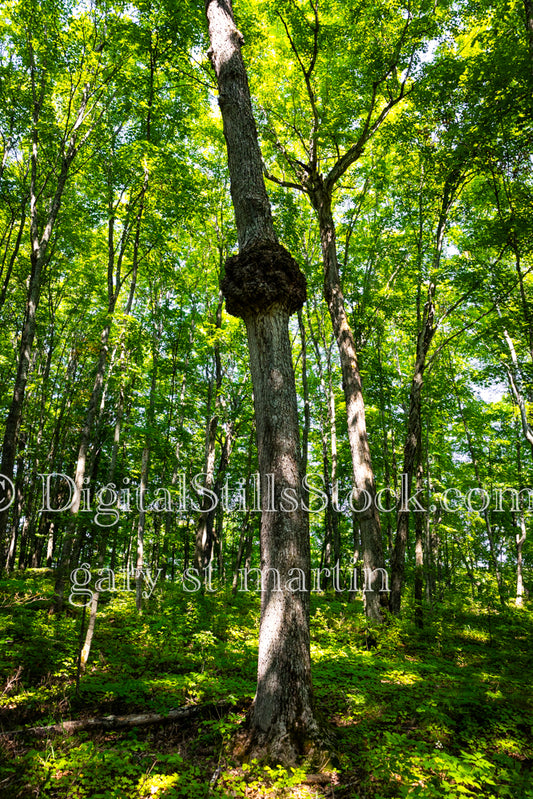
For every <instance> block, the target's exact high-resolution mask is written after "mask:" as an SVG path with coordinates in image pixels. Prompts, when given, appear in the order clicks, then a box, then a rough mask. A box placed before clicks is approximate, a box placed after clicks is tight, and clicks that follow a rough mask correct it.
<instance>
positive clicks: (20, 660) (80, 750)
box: [0, 573, 533, 799]
mask: <svg viewBox="0 0 533 799" xmlns="http://www.w3.org/2000/svg"><path fill="white" fill-rule="evenodd" d="M0 591H1V592H2V593H1V594H0V602H1V606H0V640H1V644H0V646H1V648H0V689H3V691H4V693H3V695H2V698H1V700H0V725H1V728H2V729H3V730H13V729H17V728H20V727H22V726H31V725H37V724H50V723H53V722H54V721H59V720H61V719H67V718H80V717H84V716H96V715H103V714H108V713H132V712H135V711H139V710H143V711H149V710H155V711H158V712H162V713H164V712H165V710H168V709H170V708H174V707H179V706H182V705H187V704H204V703H208V702H228V701H229V702H231V703H232V704H233V705H234V706H235V710H234V712H230V713H228V714H225V715H223V716H222V717H220V718H217V717H210V718H203V719H193V720H189V721H187V722H182V723H180V724H169V723H167V724H163V725H157V726H154V727H147V728H141V727H138V728H134V729H132V730H129V731H121V732H99V733H91V734H89V733H86V732H85V733H78V734H76V735H73V736H71V737H54V738H53V739H50V740H39V739H35V738H33V739H32V738H30V737H27V736H16V737H15V738H9V739H3V740H2V742H1V743H0V746H1V756H2V759H1V762H0V796H6V797H10V799H16V798H17V797H20V798H21V799H22V798H24V799H25V797H28V798H29V797H47V798H48V797H49V798H50V799H52V798H54V799H55V797H57V798H58V799H60V798H61V799H62V798H63V797H64V798H65V799H67V797H68V799H74V797H79V799H82V798H85V797H87V798H90V799H98V798H99V797H102V799H109V798H111V799H141V798H143V797H154V796H155V797H161V798H162V799H175V798H176V797H189V799H196V798H197V797H198V799H200V797H211V796H213V797H235V796H245V797H254V798H255V797H266V796H272V797H295V798H296V797H329V796H335V797H337V799H339V798H340V799H348V797H364V799H386V798H388V797H391V798H394V797H411V796H413V797H416V796H419V797H423V799H440V798H441V797H463V796H467V797H468V796H477V797H486V798H487V799H493V797H513V799H533V728H532V725H533V688H532V686H533V678H532V667H533V635H532V632H533V630H532V624H533V620H532V614H531V612H529V611H528V610H524V611H516V610H512V611H511V610H509V611H507V612H506V613H505V614H502V613H497V612H496V611H495V610H494V609H493V608H490V606H489V608H487V607H485V608H484V607H482V606H481V605H474V604H472V603H471V601H470V603H469V604H467V602H468V601H467V600H466V599H463V600H461V601H462V603H463V604H461V602H460V600H459V598H458V597H457V595H456V596H455V597H454V598H453V600H450V602H453V606H451V605H450V603H448V605H447V607H446V608H440V609H436V610H435V609H434V610H433V611H432V612H431V614H430V615H429V614H428V616H427V619H426V626H425V629H424V630H423V631H417V630H416V629H415V628H414V627H413V625H412V624H411V623H410V622H409V621H408V620H404V621H402V622H396V621H395V622H392V623H391V624H389V625H388V627H387V628H386V629H384V630H382V631H380V632H379V633H377V634H375V635H374V636H369V635H368V632H369V631H368V630H367V628H366V623H365V619H364V617H363V615H362V608H361V605H360V603H359V602H356V603H353V604H350V605H346V604H343V603H341V602H338V601H333V600H330V599H327V598H324V597H321V598H316V597H314V598H313V609H312V614H313V615H312V641H313V644H312V655H313V664H314V670H313V674H314V683H315V693H316V701H317V708H318V710H319V713H320V714H321V716H322V718H323V719H324V723H326V724H327V725H328V726H329V727H330V728H331V730H332V731H333V732H334V735H335V738H336V741H337V749H338V756H337V761H336V763H335V770H334V771H331V769H329V770H328V768H327V767H326V766H327V764H324V765H325V767H326V773H322V774H316V773H313V774H309V773H308V770H307V769H306V768H305V764H303V766H302V767H301V768H300V769H298V770H295V771H294V772H287V771H286V770H285V769H282V768H277V769H268V768H265V767H264V766H261V765H260V764H257V763H254V762H252V763H250V764H245V765H244V767H238V766H237V765H236V764H235V763H232V761H231V757H230V755H229V752H230V746H229V744H230V740H231V736H232V735H233V733H234V732H235V730H236V729H237V728H238V725H239V723H240V721H241V720H242V718H243V716H244V712H245V708H246V706H247V703H249V702H250V701H251V698H252V697H253V694H254V688H255V668H256V657H257V628H258V616H259V601H258V597H256V596H254V595H251V594H247V595H243V596H240V597H238V598H237V600H236V602H235V603H233V600H232V599H231V598H230V597H228V596H224V595H222V594H217V595H211V596H207V597H203V598H202V597H200V596H199V595H194V596H193V597H191V596H190V595H189V596H187V595H186V594H184V593H183V592H181V591H178V590H177V589H175V588H173V587H167V588H166V589H165V590H164V593H163V594H160V595H159V596H157V597H153V598H152V600H151V604H150V605H149V606H148V607H147V609H146V610H145V612H144V613H143V615H142V616H140V617H139V616H138V615H137V614H136V612H135V608H134V602H133V598H132V596H131V595H128V594H121V593H117V594H114V595H112V600H111V601H108V602H107V603H105V604H104V605H103V607H102V609H101V613H100V616H99V618H98V621H97V628H96V634H95V640H94V644H93V652H92V654H91V660H90V663H89V668H88V671H87V673H86V674H85V675H84V676H82V677H81V679H80V683H79V691H78V692H76V661H77V652H78V647H79V638H80V624H81V622H82V615H83V614H82V612H81V611H80V610H76V609H71V611H70V614H69V615H67V616H65V617H64V618H61V619H59V620H58V619H56V618H55V617H53V616H52V617H51V616H50V615H49V614H48V609H47V598H48V597H49V596H50V592H51V582H50V581H49V578H48V577H46V576H45V575H42V574H35V573H26V575H25V576H24V578H22V577H19V578H18V579H16V580H10V581H4V582H3V583H2V584H0ZM35 597H39V599H38V600H37V601H33V600H34V599H35ZM405 615H406V617H408V616H409V615H410V614H409V608H407V610H406V614H405ZM374 638H375V640H376V642H377V643H376V646H373V647H372V649H368V648H367V644H368V642H369V640H371V639H372V640H373V639H374ZM21 667H22V668H21ZM314 771H315V772H316V769H314Z"/></svg>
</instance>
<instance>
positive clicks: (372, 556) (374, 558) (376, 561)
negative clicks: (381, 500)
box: [310, 179, 388, 621]
mask: <svg viewBox="0 0 533 799" xmlns="http://www.w3.org/2000/svg"><path fill="white" fill-rule="evenodd" d="M310 197H311V202H312V203H313V206H314V208H315V210H316V212H317V214H318V221H319V227H320V241H321V245H322V257H323V263H324V295H325V298H326V302H327V304H328V309H329V313H330V317H331V323H332V326H333V332H334V334H335V338H336V340H337V346H338V348H339V356H340V363H341V371H342V387H343V390H344V399H345V402H346V416H347V421H348V440H349V443H350V452H351V456H352V471H353V481H354V487H353V498H354V506H355V507H356V508H358V509H360V510H358V511H357V514H358V517H359V526H360V530H361V544H362V550H363V563H364V567H365V569H366V570H367V571H366V574H367V575H369V574H374V576H375V580H376V585H381V577H380V576H379V572H378V571H377V570H378V569H384V567H385V561H384V557H383V541H382V537H381V522H380V518H379V512H378V509H377V505H376V485H375V479H374V472H373V469H372V460H371V455H370V446H369V443H368V434H367V428H366V417H365V405H364V399H363V390H362V383H361V375H360V372H359V365H358V359H357V351H356V346H355V339H354V336H353V332H352V329H351V327H350V324H349V322H348V317H347V315H346V310H345V307H344V296H343V293H342V288H341V283H340V276H339V266H338V260H337V246H336V236H335V224H334V221H333V215H332V212H331V197H330V196H328V194H327V192H326V191H325V189H324V188H323V186H321V182H320V180H319V179H317V186H316V187H315V189H314V191H312V192H310ZM364 597H365V612H366V615H367V616H368V618H371V619H373V620H375V621H381V620H382V614H381V608H382V607H386V606H387V604H388V603H387V595H386V594H385V593H381V594H380V593H379V591H374V590H371V591H365V594H364Z"/></svg>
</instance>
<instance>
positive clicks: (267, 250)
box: [220, 243, 307, 318]
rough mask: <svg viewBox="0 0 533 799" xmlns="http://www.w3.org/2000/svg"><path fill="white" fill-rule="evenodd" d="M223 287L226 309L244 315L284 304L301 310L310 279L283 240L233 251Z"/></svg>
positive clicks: (284, 306) (291, 310) (226, 268)
mask: <svg viewBox="0 0 533 799" xmlns="http://www.w3.org/2000/svg"><path fill="white" fill-rule="evenodd" d="M220 288H221V289H222V293H223V294H224V297H225V299H226V310H227V312H228V313H229V314H231V315H232V316H240V317H242V318H244V317H246V316H249V315H250V314H256V313H265V312H268V311H269V310H270V309H271V308H272V307H273V306H275V305H277V306H281V307H282V308H284V309H285V310H286V311H287V313H288V314H289V315H290V314H293V313H295V312H296V311H298V310H299V309H300V308H301V307H302V305H303V304H304V302H305V300H306V298H307V281H306V279H305V275H304V274H303V272H302V271H301V270H300V267H299V266H298V264H297V262H296V261H295V260H294V258H293V257H292V255H291V254H290V253H289V252H288V251H287V250H286V249H285V247H282V245H281V244H273V243H268V244H258V245H255V246H253V247H248V248H247V249H245V250H243V252H241V253H239V254H238V255H232V256H231V257H230V258H228V259H227V261H226V265H225V276H224V278H223V279H222V281H221V283H220Z"/></svg>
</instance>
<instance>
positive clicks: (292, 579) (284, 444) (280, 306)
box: [206, 0, 319, 762]
mask: <svg viewBox="0 0 533 799" xmlns="http://www.w3.org/2000/svg"><path fill="white" fill-rule="evenodd" d="M206 13H207V19H208V25H209V35H210V40H211V48H210V51H209V54H210V57H211V61H212V63H213V66H214V69H215V73H216V76H217V80H218V87H219V103H220V108H221V111H222V119H223V125H224V135H225V138H226V145H227V151H228V166H229V172H230V180H231V194H232V200H233V206H234V209H235V220H236V224H237V231H238V238H239V255H237V256H232V257H231V258H229V259H228V260H227V261H226V269H225V272H226V274H225V278H224V280H223V282H222V291H223V292H224V296H225V299H226V309H227V311H228V312H229V313H231V314H233V315H234V316H240V317H242V318H243V319H244V321H245V324H246V330H247V335H248V351H249V356H250V369H251V373H252V381H253V390H254V406H255V421H256V430H257V450H258V461H259V471H260V474H261V483H262V501H263V506H262V507H263V512H262V517H261V571H262V593H261V623H260V630H259V658H258V680H257V691H256V695H255V698H254V702H253V704H252V707H251V709H250V712H249V714H248V718H247V726H248V732H247V734H245V735H243V742H242V746H243V750H244V751H247V752H250V751H252V752H261V753H262V754H263V755H265V756H267V757H268V758H270V759H272V760H278V761H283V762H292V761H294V760H295V759H296V758H297V757H298V756H300V755H309V754H310V751H311V750H312V749H313V747H314V746H315V745H316V742H317V739H318V738H319V730H318V725H317V722H316V720H315V717H314V710H313V696H312V684H311V658H310V638H309V588H310V586H309V579H310V544H309V527H308V519H307V515H306V513H305V512H304V510H303V508H302V503H301V498H302V485H301V477H302V474H301V458H300V449H299V426H298V412H297V403H296V385H295V379H294V370H293V365H292V353H291V345H290V338H289V330H288V321H289V316H290V314H292V313H294V312H295V311H297V310H298V309H299V308H301V306H302V304H303V302H304V301H305V278H304V277H303V275H302V273H301V272H300V269H299V267H298V265H297V264H296V262H295V261H294V259H292V258H291V256H290V254H289V253H288V252H287V251H286V250H285V249H284V248H283V247H281V246H280V245H279V244H278V243H277V239H276V235H275V232H274V227H273V223H272V216H271V210H270V203H269V200H268V195H267V193H266V190H265V186H264V182H263V173H262V161H261V153H260V150H259V144H258V140H257V131H256V127H255V121H254V118H253V112H252V106H251V100H250V93H249V88H248V81H247V76H246V70H245V67H244V63H243V60H242V55H241V44H242V35H241V34H240V32H239V31H238V30H237V28H236V27H235V23H234V20H233V12H232V7H231V2H230V0H207V2H206ZM271 480H273V487H274V492H273V493H274V497H273V500H274V506H273V508H272V509H269V507H268V502H269V499H270V497H269V495H268V491H267V490H266V489H267V486H268V484H270V481H271ZM278 577H279V585H277V581H278ZM276 589H279V590H276Z"/></svg>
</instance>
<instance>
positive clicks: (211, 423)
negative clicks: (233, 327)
mask: <svg viewBox="0 0 533 799" xmlns="http://www.w3.org/2000/svg"><path fill="white" fill-rule="evenodd" d="M222 300H223V297H222V292H220V293H219V299H218V305H217V310H216V314H215V328H216V329H217V330H220V327H221V325H222ZM214 363H215V376H214V380H213V379H212V378H211V381H210V384H209V400H208V414H207V416H208V419H207V429H206V442H205V463H204V486H203V487H204V488H205V489H207V490H208V491H212V490H213V484H214V480H215V446H216V434H217V428H218V415H219V411H220V390H221V388H222V363H221V360H220V344H219V343H218V340H217V341H216V342H215V346H214ZM213 393H214V400H213V413H211V401H212V395H213ZM211 504H212V497H211V495H210V494H204V495H203V498H202V510H201V513H200V516H199V518H198V524H197V526H196V545H195V562H196V568H197V569H198V571H199V573H200V574H203V572H204V569H206V568H207V567H208V565H209V563H210V561H211V557H212V553H213V529H212V518H213V517H212V515H211V516H210V512H211V511H210V508H211ZM212 510H213V511H214V509H212Z"/></svg>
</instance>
